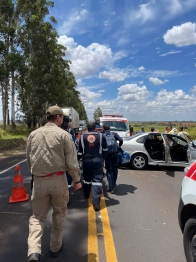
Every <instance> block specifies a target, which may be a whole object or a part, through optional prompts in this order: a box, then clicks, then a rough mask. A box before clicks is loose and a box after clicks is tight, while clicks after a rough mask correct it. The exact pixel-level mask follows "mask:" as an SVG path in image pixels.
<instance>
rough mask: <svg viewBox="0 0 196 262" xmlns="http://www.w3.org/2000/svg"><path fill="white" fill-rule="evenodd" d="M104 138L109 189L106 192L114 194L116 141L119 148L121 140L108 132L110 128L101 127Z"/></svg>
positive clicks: (116, 167) (116, 155)
mask: <svg viewBox="0 0 196 262" xmlns="http://www.w3.org/2000/svg"><path fill="white" fill-rule="evenodd" d="M103 130H104V136H105V137H106V141H107V146H108V153H107V157H106V160H105V167H106V171H107V172H106V176H107V179H108V184H109V189H108V192H110V193H111V194H114V187H115V185H116V180H117V176H118V166H117V161H118V145H117V143H116V141H119V146H122V144H123V139H122V138H121V137H120V136H119V135H118V134H117V133H115V132H111V131H110V126H109V125H107V124H105V125H103Z"/></svg>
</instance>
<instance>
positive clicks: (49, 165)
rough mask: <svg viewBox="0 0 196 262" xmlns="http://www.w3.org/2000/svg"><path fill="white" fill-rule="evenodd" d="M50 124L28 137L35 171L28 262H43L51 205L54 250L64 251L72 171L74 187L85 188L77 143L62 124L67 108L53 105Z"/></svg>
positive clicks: (54, 254) (30, 163)
mask: <svg viewBox="0 0 196 262" xmlns="http://www.w3.org/2000/svg"><path fill="white" fill-rule="evenodd" d="M47 121H48V122H47V124H46V125H45V126H43V127H40V128H38V129H37V130H35V131H33V132H31V134H30V135H29V137H28V142H27V148H26V156H27V164H28V167H29V169H30V171H31V174H33V188H32V196H31V201H32V211H33V215H32V216H31V217H30V219H29V236H28V262H33V261H34V262H35V261H40V258H41V238H42V235H43V230H44V221H45V219H46V216H47V213H48V211H49V206H50V204H51V205H52V208H53V214H52V221H53V225H52V232H51V239H50V252H51V256H52V257H57V256H59V254H60V253H61V251H62V250H63V241H62V237H63V227H64V222H65V212H66V208H67V202H68V199H69V191H68V185H67V179H66V176H65V175H64V173H65V172H66V171H68V172H69V174H70V175H71V177H72V179H73V181H74V189H75V190H77V189H79V188H81V183H80V176H79V167H78V161H77V153H76V149H75V145H74V143H73V141H72V140H71V136H70V134H69V133H67V132H66V131H64V130H63V129H62V128H60V127H61V124H62V122H63V111H62V110H61V108H60V107H58V106H52V107H50V108H49V109H48V111H47Z"/></svg>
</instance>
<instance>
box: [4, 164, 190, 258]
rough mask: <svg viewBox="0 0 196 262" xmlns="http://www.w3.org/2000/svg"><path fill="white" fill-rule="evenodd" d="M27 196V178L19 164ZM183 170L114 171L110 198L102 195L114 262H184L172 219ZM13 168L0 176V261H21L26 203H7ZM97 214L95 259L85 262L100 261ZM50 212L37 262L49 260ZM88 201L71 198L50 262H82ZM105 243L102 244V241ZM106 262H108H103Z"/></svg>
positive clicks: (179, 236) (28, 212)
mask: <svg viewBox="0 0 196 262" xmlns="http://www.w3.org/2000/svg"><path fill="white" fill-rule="evenodd" d="M20 167H21V171H22V175H23V179H24V183H25V187H26V190H27V193H28V194H30V173H29V171H28V169H27V166H26V163H25V162H24V163H21V164H20ZM183 175H184V173H183V169H180V168H175V169H174V168H154V167H153V168H148V169H147V170H144V171H135V170H131V169H120V170H119V178H118V183H117V184H118V185H117V188H116V191H115V194H114V195H112V194H110V193H108V192H106V190H107V181H106V179H104V200H105V204H106V207H107V212H108V216H109V221H110V228H111V231H112V235H113V240H114V248H115V251H116V256H117V261H119V262H177V261H179V262H185V261H186V259H185V256H184V251H183V243H182V234H181V232H180V229H179V226H178V220H177V208H178V202H179V197H180V190H181V182H182V178H183ZM13 176H14V168H12V169H10V170H8V171H6V172H5V173H2V174H0V261H1V262H21V261H22V262H23V261H26V253H27V243H26V240H27V236H28V219H29V217H30V215H31V204H30V200H29V201H27V202H21V203H15V204H8V200H9V197H10V195H11V191H12V185H13ZM101 219H102V218H101V215H100V213H99V212H98V213H96V224H97V232H98V234H97V236H98V253H99V260H98V259H97V256H96V254H95V253H94V252H92V254H91V260H90V262H96V261H97V262H98V261H99V262H104V261H106V252H105V251H104V250H105V246H106V244H107V241H106V242H104V240H103V238H104V234H103V232H102V227H101ZM50 230H51V211H50V212H49V214H48V217H47V219H46V223H45V231H44V236H43V241H42V259H41V261H42V262H46V261H47V262H50V261H54V259H53V258H51V257H50V253H49V238H50ZM88 237H89V235H88V201H87V200H84V199H83V197H82V190H79V191H77V192H74V193H73V194H72V196H71V200H70V204H69V206H68V210H67V219H66V225H65V229H64V235H63V239H64V243H65V249H64V250H63V253H62V254H61V255H60V256H59V257H58V258H56V259H55V261H59V262H64V261H69V262H72V261H73V262H76V261H77V262H87V261H88V257H89V254H88ZM106 240H107V239H106ZM108 262H112V261H108Z"/></svg>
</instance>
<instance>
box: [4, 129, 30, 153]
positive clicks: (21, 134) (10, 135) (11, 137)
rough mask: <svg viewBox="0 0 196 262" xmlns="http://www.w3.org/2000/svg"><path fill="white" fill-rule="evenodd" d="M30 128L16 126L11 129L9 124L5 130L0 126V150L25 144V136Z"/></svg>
mask: <svg viewBox="0 0 196 262" xmlns="http://www.w3.org/2000/svg"><path fill="white" fill-rule="evenodd" d="M31 131H32V130H28V129H27V128H26V127H25V126H22V125H21V126H17V127H16V128H15V129H12V128H11V127H10V126H8V127H7V128H6V131H4V130H3V129H2V127H1V126H0V151H1V150H5V149H12V148H16V147H19V146H21V145H24V144H26V141H27V137H28V135H29V134H30V132H31Z"/></svg>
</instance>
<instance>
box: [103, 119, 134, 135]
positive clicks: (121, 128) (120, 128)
mask: <svg viewBox="0 0 196 262" xmlns="http://www.w3.org/2000/svg"><path fill="white" fill-rule="evenodd" d="M104 124H108V125H109V126H110V130H111V131H114V132H116V133H117V134H118V135H119V136H120V137H122V138H125V137H128V136H130V132H129V122H128V120H127V118H124V117H123V115H115V114H107V115H103V116H102V117H100V125H102V126H103V125H104Z"/></svg>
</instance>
